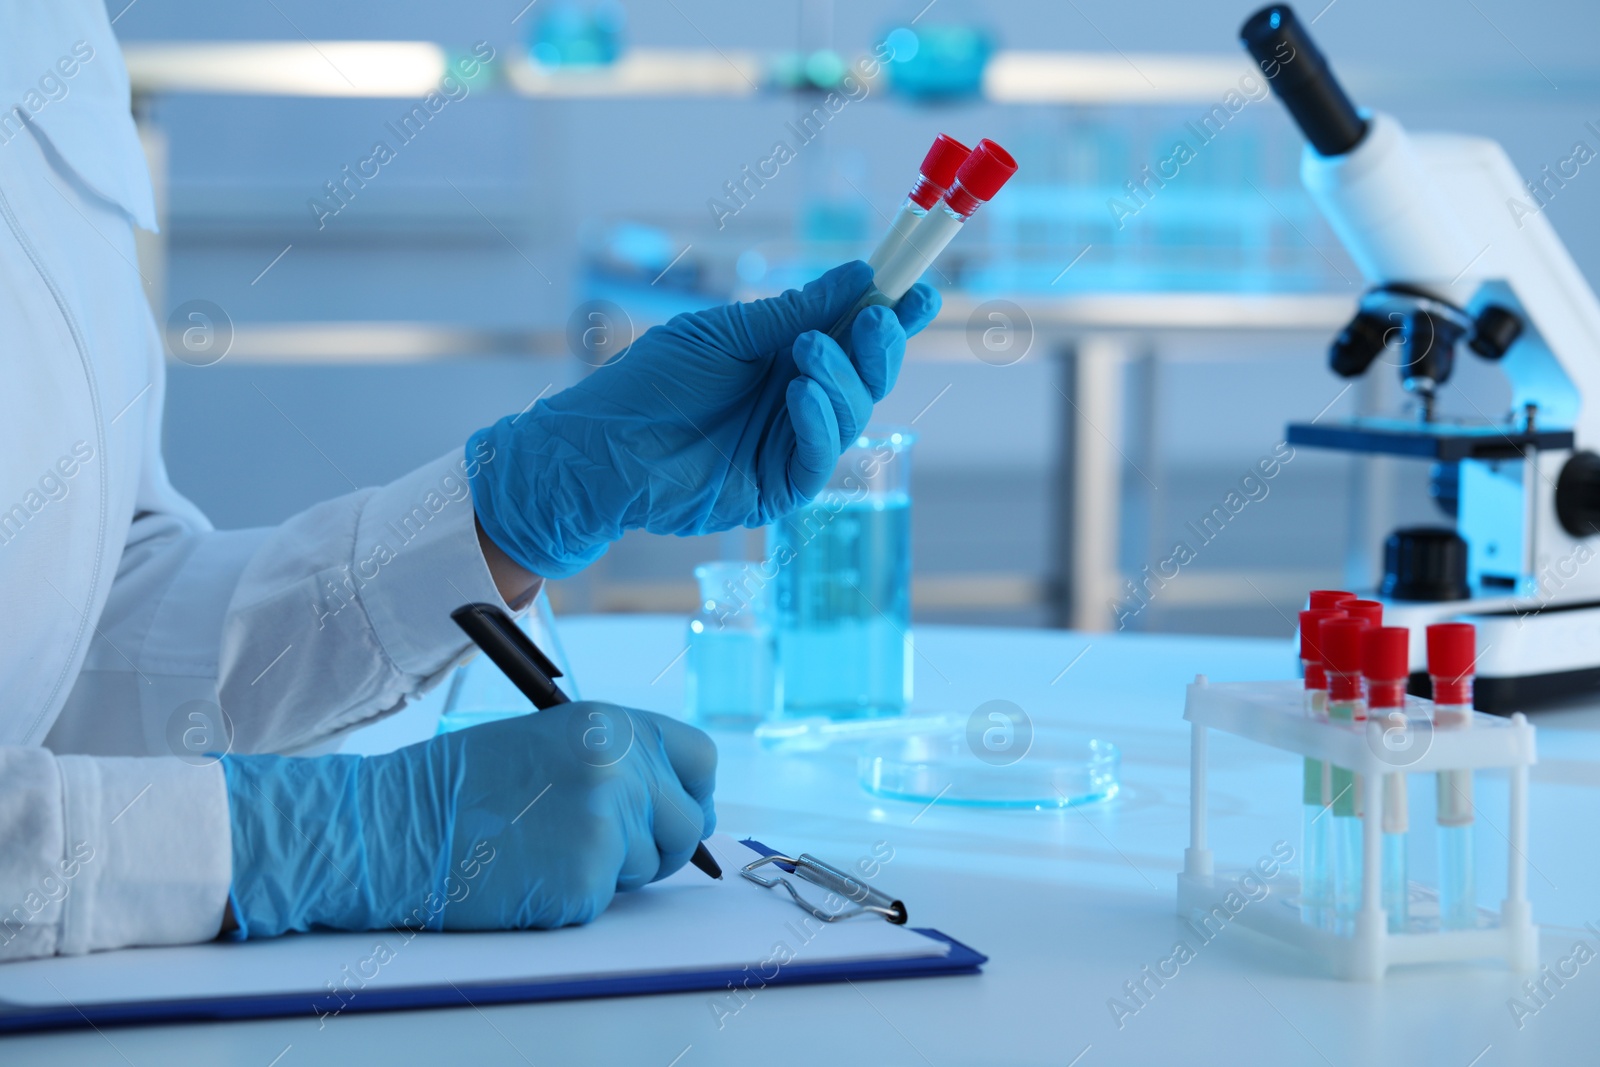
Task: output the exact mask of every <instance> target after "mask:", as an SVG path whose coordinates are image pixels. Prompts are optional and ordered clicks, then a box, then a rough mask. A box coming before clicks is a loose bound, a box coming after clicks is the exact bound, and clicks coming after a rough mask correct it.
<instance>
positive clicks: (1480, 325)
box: [1468, 304, 1522, 359]
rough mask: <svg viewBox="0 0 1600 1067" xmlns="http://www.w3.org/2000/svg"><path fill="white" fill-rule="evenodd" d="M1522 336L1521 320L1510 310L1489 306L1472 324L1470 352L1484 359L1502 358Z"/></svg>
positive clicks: (1494, 305) (1495, 305) (1493, 305)
mask: <svg viewBox="0 0 1600 1067" xmlns="http://www.w3.org/2000/svg"><path fill="white" fill-rule="evenodd" d="M1521 336H1522V318H1521V316H1519V315H1518V314H1517V313H1516V312H1515V311H1512V310H1511V309H1510V308H1503V307H1501V306H1500V305H1499V304H1490V305H1489V306H1488V307H1486V308H1484V309H1483V310H1482V311H1480V312H1478V318H1477V321H1475V322H1474V323H1473V324H1472V340H1471V341H1470V342H1468V343H1469V344H1471V345H1472V350H1473V351H1474V352H1476V353H1478V355H1480V356H1482V357H1483V358H1484V359H1499V358H1500V357H1501V356H1504V355H1505V354H1506V352H1507V351H1509V350H1510V348H1511V346H1512V345H1513V344H1515V343H1516V341H1517V338H1519V337H1521Z"/></svg>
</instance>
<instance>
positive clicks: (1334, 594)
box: [1306, 589, 1356, 608]
mask: <svg viewBox="0 0 1600 1067" xmlns="http://www.w3.org/2000/svg"><path fill="white" fill-rule="evenodd" d="M1355 598H1356V595H1355V594H1354V593H1347V592H1345V591H1344V590H1343V589H1313V590H1311V594H1310V595H1309V596H1307V597H1306V607H1308V608H1337V607H1340V606H1342V605H1344V604H1345V603H1347V602H1348V601H1351V600H1354V599H1355Z"/></svg>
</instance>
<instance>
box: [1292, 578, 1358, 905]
mask: <svg viewBox="0 0 1600 1067" xmlns="http://www.w3.org/2000/svg"><path fill="white" fill-rule="evenodd" d="M1313 595H1314V594H1313ZM1350 599H1352V600H1354V599H1355V597H1353V596H1352V597H1351V598H1350ZM1344 617H1345V614H1344V612H1343V611H1341V610H1340V609H1338V608H1307V609H1306V610H1305V611H1302V612H1301V613H1300V665H1301V667H1302V668H1303V669H1304V672H1305V710H1306V714H1307V715H1310V716H1313V717H1315V718H1318V719H1326V718H1327V717H1328V674H1327V669H1326V667H1325V665H1324V663H1323V656H1322V633H1321V630H1322V625H1323V623H1325V622H1326V621H1327V620H1329V619H1342V618H1344ZM1301 801H1302V804H1301V811H1302V817H1301V838H1300V840H1301V852H1300V899H1301V900H1302V901H1304V902H1305V903H1306V904H1307V905H1309V906H1311V907H1313V908H1315V907H1325V906H1327V905H1328V904H1331V903H1332V902H1333V878H1332V874H1331V872H1330V869H1329V867H1328V853H1329V847H1330V843H1331V841H1332V840H1333V838H1332V827H1333V819H1332V818H1331V817H1330V816H1329V815H1328V809H1329V807H1331V806H1332V804H1333V774H1332V768H1331V767H1329V766H1328V764H1326V763H1324V762H1323V761H1322V760H1317V759H1311V758H1309V757H1307V759H1306V761H1305V777H1304V786H1303V789H1302V794H1301Z"/></svg>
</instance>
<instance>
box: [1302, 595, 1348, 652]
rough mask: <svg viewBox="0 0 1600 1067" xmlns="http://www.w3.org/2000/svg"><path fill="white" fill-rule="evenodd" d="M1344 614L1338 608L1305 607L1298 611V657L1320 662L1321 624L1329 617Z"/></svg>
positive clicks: (1332, 617)
mask: <svg viewBox="0 0 1600 1067" xmlns="http://www.w3.org/2000/svg"><path fill="white" fill-rule="evenodd" d="M1344 617H1345V614H1344V612H1343V611H1342V610H1340V609H1339V608H1307V609H1306V610H1304V611H1302V612H1301V613H1300V658H1301V659H1303V660H1309V661H1310V662H1312V663H1321V662H1323V659H1322V634H1321V632H1320V631H1321V629H1322V624H1323V623H1324V622H1326V621H1327V620H1329V619H1342V618H1344Z"/></svg>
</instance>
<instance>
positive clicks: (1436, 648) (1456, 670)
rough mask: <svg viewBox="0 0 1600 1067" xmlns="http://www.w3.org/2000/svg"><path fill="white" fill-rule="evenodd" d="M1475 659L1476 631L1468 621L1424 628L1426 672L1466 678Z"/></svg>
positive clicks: (1451, 677)
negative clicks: (1426, 650) (1425, 633)
mask: <svg viewBox="0 0 1600 1067" xmlns="http://www.w3.org/2000/svg"><path fill="white" fill-rule="evenodd" d="M1477 658H1478V631H1477V628H1476V627H1474V626H1473V625H1472V624H1471V623H1470V622H1439V623H1434V624H1433V625H1432V626H1430V627H1428V673H1429V674H1432V675H1436V676H1438V677H1441V678H1450V679H1458V678H1470V677H1472V668H1473V664H1474V663H1476V662H1477Z"/></svg>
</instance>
